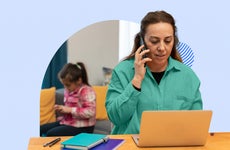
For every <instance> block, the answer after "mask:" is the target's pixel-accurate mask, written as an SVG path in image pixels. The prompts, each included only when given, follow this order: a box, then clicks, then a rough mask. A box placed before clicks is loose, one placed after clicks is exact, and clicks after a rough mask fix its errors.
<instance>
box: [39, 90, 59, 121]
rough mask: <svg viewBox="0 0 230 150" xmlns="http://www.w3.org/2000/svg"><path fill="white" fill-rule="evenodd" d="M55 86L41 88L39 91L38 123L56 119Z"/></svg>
mask: <svg viewBox="0 0 230 150" xmlns="http://www.w3.org/2000/svg"><path fill="white" fill-rule="evenodd" d="M55 91H56V88H55V87H51V88H48V89H42V90H41V93H40V125H42V124H45V123H49V122H54V121H56V115H55V110H54V109H53V107H54V104H55Z"/></svg>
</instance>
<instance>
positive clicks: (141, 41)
mask: <svg viewBox="0 0 230 150" xmlns="http://www.w3.org/2000/svg"><path fill="white" fill-rule="evenodd" d="M141 45H144V48H142V49H141V52H142V51H144V50H146V49H147V47H146V44H145V42H144V39H143V37H142V36H140V46H141ZM146 57H147V54H144V55H143V56H142V59H143V58H146Z"/></svg>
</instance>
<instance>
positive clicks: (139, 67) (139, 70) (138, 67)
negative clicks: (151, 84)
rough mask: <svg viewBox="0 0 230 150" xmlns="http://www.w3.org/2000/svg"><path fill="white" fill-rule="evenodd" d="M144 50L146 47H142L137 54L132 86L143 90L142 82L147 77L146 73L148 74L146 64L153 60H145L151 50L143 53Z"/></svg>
mask: <svg viewBox="0 0 230 150" xmlns="http://www.w3.org/2000/svg"><path fill="white" fill-rule="evenodd" d="M142 48H144V45H142V46H140V47H139V48H138V49H137V51H136V52H135V61H134V67H135V74H134V77H133V80H132V84H133V85H134V86H135V87H137V88H141V83H142V80H143V79H144V77H145V72H146V68H145V64H146V63H147V62H149V61H152V59H150V58H148V57H146V58H143V56H144V55H146V54H147V53H148V52H149V51H150V50H149V49H146V50H144V51H141V50H142Z"/></svg>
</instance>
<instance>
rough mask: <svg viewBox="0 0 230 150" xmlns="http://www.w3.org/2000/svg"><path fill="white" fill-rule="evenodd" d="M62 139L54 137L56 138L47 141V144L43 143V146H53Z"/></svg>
mask: <svg viewBox="0 0 230 150" xmlns="http://www.w3.org/2000/svg"><path fill="white" fill-rule="evenodd" d="M60 140H61V138H56V139H54V140H53V141H51V142H48V143H45V144H44V145H43V147H46V146H49V147H51V146H53V145H54V144H56V143H57V142H59V141H60Z"/></svg>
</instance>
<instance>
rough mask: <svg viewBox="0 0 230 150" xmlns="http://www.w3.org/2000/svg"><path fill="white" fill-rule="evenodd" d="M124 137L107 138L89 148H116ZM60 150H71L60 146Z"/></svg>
mask: <svg viewBox="0 0 230 150" xmlns="http://www.w3.org/2000/svg"><path fill="white" fill-rule="evenodd" d="M124 141H125V140H124V139H109V140H108V141H107V142H103V143H101V144H99V145H97V146H95V147H92V148H91V149H90V150H116V149H117V148H118V147H119V146H120V145H121V144H122V143H124ZM62 150H73V149H71V148H62Z"/></svg>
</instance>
